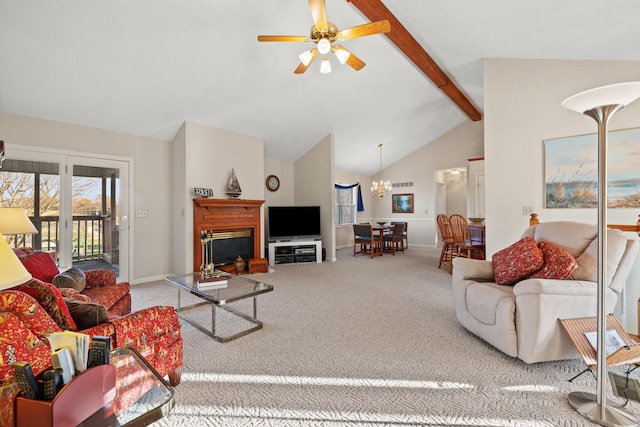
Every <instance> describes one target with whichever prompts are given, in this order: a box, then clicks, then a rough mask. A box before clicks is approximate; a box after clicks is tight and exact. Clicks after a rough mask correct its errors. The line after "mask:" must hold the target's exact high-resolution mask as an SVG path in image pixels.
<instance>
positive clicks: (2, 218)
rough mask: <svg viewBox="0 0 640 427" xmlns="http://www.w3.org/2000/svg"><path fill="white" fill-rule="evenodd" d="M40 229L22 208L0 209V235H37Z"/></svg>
mask: <svg viewBox="0 0 640 427" xmlns="http://www.w3.org/2000/svg"><path fill="white" fill-rule="evenodd" d="M37 232H38V229H37V228H36V226H35V225H33V223H32V222H31V220H30V219H29V217H28V216H27V213H26V212H25V211H24V209H22V208H0V233H1V234H4V235H5V236H15V235H18V234H35V233H37Z"/></svg>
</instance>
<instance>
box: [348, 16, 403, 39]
mask: <svg viewBox="0 0 640 427" xmlns="http://www.w3.org/2000/svg"><path fill="white" fill-rule="evenodd" d="M389 31H391V24H389V21H387V20H386V19H385V20H382V21H376V22H370V23H368V24H363V25H358V26H357V27H351V28H345V29H344V30H341V31H339V32H338V36H337V39H338V40H349V39H355V38H357V37H364V36H370V35H373V34H380V33H388V32H389Z"/></svg>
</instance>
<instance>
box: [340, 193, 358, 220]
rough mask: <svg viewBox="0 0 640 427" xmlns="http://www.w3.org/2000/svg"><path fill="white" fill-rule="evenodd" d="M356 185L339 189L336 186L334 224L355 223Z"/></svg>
mask: <svg viewBox="0 0 640 427" xmlns="http://www.w3.org/2000/svg"><path fill="white" fill-rule="evenodd" d="M357 191H358V187H353V188H348V189H346V190H340V189H337V188H336V207H335V217H336V225H348V224H355V222H356V197H357Z"/></svg>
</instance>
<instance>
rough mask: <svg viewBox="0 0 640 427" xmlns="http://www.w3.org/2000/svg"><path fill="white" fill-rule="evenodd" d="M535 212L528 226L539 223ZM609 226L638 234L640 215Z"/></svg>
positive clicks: (608, 225)
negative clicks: (634, 218)
mask: <svg viewBox="0 0 640 427" xmlns="http://www.w3.org/2000/svg"><path fill="white" fill-rule="evenodd" d="M539 223H540V220H539V219H538V214H537V213H532V214H531V218H529V226H532V225H536V224H539ZM607 227H609V228H615V229H616V230H620V231H626V232H630V233H637V234H638V236H640V215H638V221H637V222H636V223H635V224H607Z"/></svg>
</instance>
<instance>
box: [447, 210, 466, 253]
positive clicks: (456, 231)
mask: <svg viewBox="0 0 640 427" xmlns="http://www.w3.org/2000/svg"><path fill="white" fill-rule="evenodd" d="M449 227H450V228H451V234H452V236H453V241H454V243H455V244H456V245H459V246H463V245H467V244H470V243H471V231H470V230H469V222H468V221H467V219H466V218H465V217H463V216H462V215H460V214H453V215H451V216H450V217H449Z"/></svg>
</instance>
